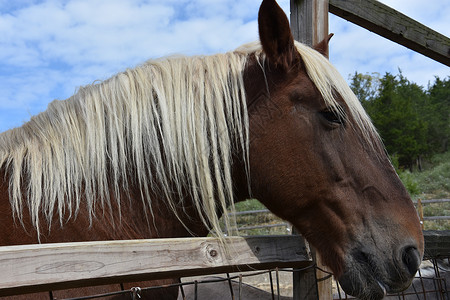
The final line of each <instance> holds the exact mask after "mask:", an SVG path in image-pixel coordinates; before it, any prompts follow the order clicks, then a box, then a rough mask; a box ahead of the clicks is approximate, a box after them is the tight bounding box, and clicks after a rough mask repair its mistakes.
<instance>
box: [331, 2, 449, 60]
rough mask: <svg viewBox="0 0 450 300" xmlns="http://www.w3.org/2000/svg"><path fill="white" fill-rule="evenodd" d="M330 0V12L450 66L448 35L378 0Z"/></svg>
mask: <svg viewBox="0 0 450 300" xmlns="http://www.w3.org/2000/svg"><path fill="white" fill-rule="evenodd" d="M329 2H330V3H329V10H330V12H331V13H333V14H335V15H337V16H339V17H341V18H344V19H345V20H347V21H350V22H352V23H354V24H356V25H359V26H361V27H364V28H366V29H368V30H370V31H372V32H374V33H376V34H379V35H381V36H383V37H385V38H387V39H389V40H391V41H394V42H396V43H398V44H400V45H403V46H405V47H407V48H409V49H411V50H414V51H417V52H419V53H422V54H423V55H425V56H427V57H429V58H432V59H434V60H436V61H438V62H440V63H443V64H444V65H447V66H450V39H449V38H448V37H446V36H444V35H442V34H440V33H438V32H436V31H434V30H432V29H430V28H428V27H426V26H425V25H422V24H421V23H419V22H417V21H415V20H413V19H411V18H410V17H408V16H405V15H404V14H402V13H400V12H398V11H396V10H395V9H392V8H390V7H389V6H387V5H384V4H383V3H380V2H378V1H376V0H364V1H361V0H329ZM357 42H358V41H355V43H357Z"/></svg>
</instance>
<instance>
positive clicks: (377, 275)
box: [338, 243, 422, 300]
mask: <svg viewBox="0 0 450 300" xmlns="http://www.w3.org/2000/svg"><path fill="white" fill-rule="evenodd" d="M388 253H389V251H382V250H380V248H368V247H360V248H357V249H354V250H353V251H351V252H350V255H348V256H347V262H346V268H345V271H344V273H343V275H342V276H341V277H340V278H338V280H339V283H340V285H341V287H342V288H343V290H344V291H345V292H346V293H347V294H349V295H352V296H355V297H357V298H359V299H362V300H369V299H370V300H372V299H383V298H384V297H385V296H386V294H387V293H397V292H401V291H403V290H405V289H406V288H407V287H408V286H409V285H410V284H411V282H412V280H413V278H414V275H415V274H416V272H417V270H418V269H419V266H420V263H421V261H422V255H421V254H420V252H419V250H418V248H417V247H416V246H415V244H414V243H407V244H405V245H403V246H401V247H398V249H396V250H394V251H392V252H391V253H393V255H388Z"/></svg>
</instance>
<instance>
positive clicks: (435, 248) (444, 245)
mask: <svg viewBox="0 0 450 300" xmlns="http://www.w3.org/2000/svg"><path fill="white" fill-rule="evenodd" d="M423 235H424V238H425V256H424V259H432V258H449V257H450V230H425V231H424V232H423Z"/></svg>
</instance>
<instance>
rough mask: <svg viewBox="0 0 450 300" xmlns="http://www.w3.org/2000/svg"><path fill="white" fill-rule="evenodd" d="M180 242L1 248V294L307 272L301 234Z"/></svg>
mask: <svg viewBox="0 0 450 300" xmlns="http://www.w3.org/2000/svg"><path fill="white" fill-rule="evenodd" d="M225 241H226V243H225V245H226V246H224V245H223V244H222V243H221V242H220V241H219V240H218V239H217V238H176V239H153V240H132V241H103V242H82V243H61V244H43V245H24V246H6V247H0V296H7V295H13V294H23V293H32V292H40V291H47V290H57V289H66V288H76V287H83V286H92V285H101V284H111V283H122V282H133V281H142V280H153V279H162V278H173V277H176V278H177V277H186V276H196V275H207V274H217V273H225V272H237V271H240V272H241V271H248V270H264V269H271V268H276V267H278V268H283V267H289V268H297V267H298V268H303V267H305V266H308V265H311V262H312V260H311V255H310V252H309V249H308V247H307V245H305V242H304V240H303V239H302V238H301V237H299V236H288V235H286V236H275V237H274V236H262V237H229V238H226V240H225Z"/></svg>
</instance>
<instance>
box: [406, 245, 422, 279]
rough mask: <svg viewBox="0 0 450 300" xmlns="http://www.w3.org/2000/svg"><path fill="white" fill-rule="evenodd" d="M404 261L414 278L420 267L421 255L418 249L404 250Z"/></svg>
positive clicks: (407, 248)
mask: <svg viewBox="0 0 450 300" xmlns="http://www.w3.org/2000/svg"><path fill="white" fill-rule="evenodd" d="M402 261H403V264H404V265H405V267H406V269H407V270H408V272H409V274H411V276H414V275H415V274H416V272H417V270H418V269H419V266H420V263H421V261H420V254H419V251H418V250H417V248H416V247H405V248H403V253H402Z"/></svg>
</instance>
